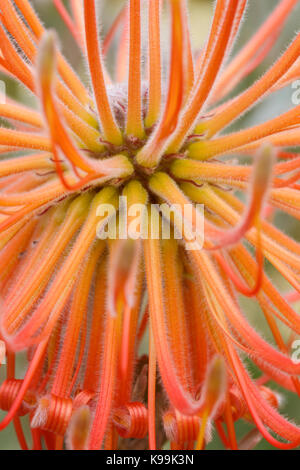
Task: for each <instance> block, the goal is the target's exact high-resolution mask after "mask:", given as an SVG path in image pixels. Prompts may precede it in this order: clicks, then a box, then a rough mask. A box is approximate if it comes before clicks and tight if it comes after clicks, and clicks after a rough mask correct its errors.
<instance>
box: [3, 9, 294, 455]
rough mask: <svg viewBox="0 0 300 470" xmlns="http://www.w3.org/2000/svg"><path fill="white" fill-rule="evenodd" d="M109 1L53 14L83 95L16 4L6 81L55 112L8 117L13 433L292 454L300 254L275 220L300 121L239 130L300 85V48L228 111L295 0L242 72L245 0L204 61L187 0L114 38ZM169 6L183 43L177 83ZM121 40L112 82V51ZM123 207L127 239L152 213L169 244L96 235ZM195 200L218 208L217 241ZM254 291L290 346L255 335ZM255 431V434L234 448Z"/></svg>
mask: <svg viewBox="0 0 300 470" xmlns="http://www.w3.org/2000/svg"><path fill="white" fill-rule="evenodd" d="M97 3H100V2H97V1H95V0H84V1H82V2H81V1H79V0H78V1H77V0H73V1H72V0H71V1H70V2H69V5H68V7H70V10H67V9H66V6H65V5H64V4H63V3H62V2H61V1H59V0H54V4H55V5H56V7H57V8H58V10H59V11H60V13H61V15H62V17H63V19H64V20H65V23H66V25H67V26H68V27H69V29H70V30H71V32H72V33H73V35H74V37H75V39H76V41H77V43H78V45H79V47H80V49H81V50H82V52H83V54H86V57H87V66H88V67H87V68H88V70H89V78H90V86H89V87H87V88H86V87H85V86H84V85H83V83H82V81H81V80H80V78H79V77H78V76H77V75H76V73H75V72H74V71H73V70H72V68H71V67H70V65H69V64H68V63H67V61H66V60H65V58H64V57H63V55H62V54H61V52H60V51H59V45H58V42H57V40H56V39H55V34H54V33H53V32H46V31H45V29H44V27H43V25H42V23H41V22H40V20H39V19H38V17H37V15H36V13H35V11H34V10H33V8H32V5H31V3H30V1H29V0H14V1H13V0H1V4H0V10H1V25H0V48H1V56H0V67H1V72H3V73H5V74H6V75H7V76H8V77H11V78H13V79H15V80H16V81H18V82H21V83H22V84H23V85H24V87H25V88H26V89H27V91H26V93H27V92H28V91H29V92H30V93H31V94H32V95H33V96H34V97H36V101H37V103H39V110H38V111H36V110H35V109H31V108H30V107H27V106H25V105H22V104H19V103H18V102H16V101H13V100H12V99H8V100H7V103H6V104H3V105H1V106H0V115H1V117H2V118H4V120H5V121H6V122H7V126H6V127H2V128H1V129H0V146H1V147H0V151H1V154H2V158H1V162H0V176H1V180H0V185H1V193H0V206H1V207H0V212H1V216H0V217H1V218H0V231H1V241H0V244H1V253H0V266H1V270H0V276H1V339H2V340H3V341H5V344H6V348H7V379H6V380H5V382H4V383H3V384H2V386H1V388H0V406H1V408H2V409H3V410H7V414H6V416H5V418H4V419H3V421H2V422H1V424H0V428H1V429H3V428H4V427H5V426H7V425H8V424H9V423H10V422H11V421H12V420H13V421H14V425H15V428H16V432H17V435H18V438H19V441H20V444H21V446H22V448H25V449H26V448H27V444H26V439H25V438H24V435H23V431H22V426H21V421H20V416H22V415H25V414H28V415H29V419H30V423H31V430H32V438H33V448H34V449H40V448H42V447H44V446H46V447H47V448H48V449H61V448H63V446H64V445H66V446H67V447H68V448H70V449H101V448H105V449H129V448H130V449H148V448H150V449H155V448H161V447H162V446H163V445H165V443H166V442H167V441H170V443H171V448H172V449H194V448H195V449H203V448H205V446H206V444H207V443H208V442H209V439H210V435H211V430H212V429H216V431H217V432H218V434H219V435H220V437H221V439H222V441H223V443H224V446H225V448H228V449H237V448H238V447H239V448H251V447H254V446H255V445H256V443H257V442H258V441H259V440H260V438H262V437H264V438H265V439H267V441H269V442H270V443H271V444H272V445H274V446H276V447H278V448H280V449H289V448H294V447H296V446H298V445H299V444H300V429H299V428H298V427H297V426H296V425H295V424H293V423H292V422H290V421H289V420H288V419H286V418H285V417H283V416H282V415H281V414H280V410H279V407H280V397H279V396H278V395H277V393H275V392H274V391H273V390H272V388H271V387H270V384H269V382H273V383H277V384H279V385H280V386H281V387H283V388H284V389H286V390H289V391H292V392H294V393H298V394H299V392H300V384H299V380H298V375H299V374H300V364H299V363H297V361H294V360H293V359H292V357H291V344H292V343H293V339H294V338H296V337H297V335H299V334H300V319H299V315H298V314H297V313H296V312H295V310H294V309H293V308H292V304H293V302H294V301H295V300H297V299H298V298H299V297H298V293H299V271H300V264H299V261H300V246H299V244H298V243H297V242H296V241H295V240H293V239H291V238H290V237H289V236H287V235H286V234H285V233H284V232H282V231H280V230H279V229H278V228H277V227H276V226H275V225H273V224H272V214H273V213H274V211H276V210H281V211H284V212H286V213H287V214H289V215H291V216H292V217H294V218H296V219H297V218H299V215H300V196H299V185H298V183H297V181H298V179H299V162H300V158H299V157H298V155H297V153H295V152H293V150H292V149H293V147H295V148H296V147H297V146H299V144H300V127H299V125H300V120H299V116H300V107H299V106H296V107H294V108H293V109H292V110H290V111H288V112H286V113H284V114H282V115H280V116H277V117H275V118H274V119H272V120H270V121H268V122H265V123H263V124H259V125H257V126H255V127H252V128H250V129H246V130H241V131H239V132H232V133H228V131H226V128H227V127H228V126H229V125H230V124H232V123H233V122H234V121H235V120H237V118H238V117H239V116H241V115H242V114H243V113H244V112H245V111H246V110H249V109H250V108H251V107H252V106H253V105H255V104H256V103H257V102H258V101H259V100H261V99H262V98H265V97H266V96H268V95H270V94H271V93H273V92H275V91H276V90H278V89H280V88H282V87H284V86H286V85H288V84H289V83H291V82H292V81H293V80H294V79H295V78H296V77H299V75H300V65H299V59H298V57H299V54H300V35H298V36H296V38H295V39H294V40H293V42H292V43H291V45H290V46H289V47H288V49H287V50H286V52H284V53H283V55H282V56H281V57H279V58H278V60H277V61H276V63H275V64H274V65H273V66H272V67H271V68H270V69H269V70H268V71H267V72H266V73H265V74H264V75H263V76H262V77H261V78H260V79H259V80H258V81H257V82H255V83H253V84H252V85H250V87H249V88H248V89H246V91H244V92H242V93H241V94H239V95H238V96H236V97H234V98H230V99H228V98H227V100H226V97H227V96H228V94H229V93H230V92H232V91H233V90H234V89H235V85H236V84H237V83H238V82H239V81H240V80H241V79H242V78H244V77H245V76H247V75H248V74H250V72H252V71H253V70H254V69H255V68H256V67H257V66H258V65H259V64H260V63H261V62H262V61H263V60H264V58H265V57H266V55H267V54H268V52H269V50H270V49H271V48H272V46H273V44H274V43H275V41H276V38H277V37H278V34H279V33H280V31H281V29H282V27H283V26H284V23H285V20H286V18H287V16H288V15H289V13H290V12H291V11H292V9H293V7H294V6H295V4H296V3H297V0H281V1H280V2H279V4H278V6H277V8H276V9H275V10H274V11H273V12H271V14H270V17H269V18H268V20H267V21H266V22H265V23H264V24H263V26H262V27H261V28H260V29H259V30H258V31H257V32H256V34H255V35H254V37H253V38H252V39H251V40H250V41H249V43H248V44H247V45H246V46H245V47H244V48H243V49H242V50H241V52H239V53H238V54H237V56H235V57H234V58H233V59H232V60H230V59H229V57H230V53H231V51H232V49H233V46H234V43H235V39H236V37H237V34H238V31H239V27H240V24H241V22H242V19H243V17H244V13H245V9H246V6H247V5H246V4H247V1H246V0H217V1H216V5H215V11H214V16H213V21H212V26H211V32H210V35H209V37H208V40H207V42H206V44H205V46H204V47H203V49H202V50H201V51H200V53H196V52H195V53H194V52H193V51H192V50H191V41H190V35H189V34H190V33H189V24H188V16H187V15H188V6H187V2H186V0H181V1H180V0H166V1H165V2H164V4H163V5H162V3H163V2H162V1H160V0H149V1H147V2H143V4H142V2H140V0H130V1H129V2H127V3H126V4H125V2H124V4H125V5H124V8H123V9H122V11H121V13H120V15H119V16H118V17H117V19H116V20H115V21H114V22H113V24H112V28H111V30H110V32H109V34H108V36H107V37H106V38H105V40H104V43H102V42H101V41H100V39H99V36H100V32H99V27H98V19H97ZM143 7H145V8H146V9H147V15H148V31H147V34H148V42H147V50H146V57H147V59H148V60H147V61H146V62H143V64H142V61H141V55H142V53H141V50H142V45H141V44H142V41H141V13H142V11H141V10H142V8H143ZM162 7H164V8H166V9H167V12H168V15H169V18H170V29H171V32H170V34H171V36H170V45H168V47H170V59H169V73H168V74H167V75H168V77H167V80H166V83H165V84H162V82H163V80H162V77H164V76H165V74H163V73H162V70H163V69H165V68H166V66H165V64H164V61H163V60H162V53H161V52H162V49H163V48H164V44H162V41H161V38H160V29H161V21H162V19H161V18H162V16H161V10H162ZM118 29H120V30H121V36H120V41H119V49H118V52H117V54H118V60H117V61H116V73H115V78H116V81H115V82H113V81H112V78H111V77H110V76H109V74H108V72H107V71H106V69H105V65H104V56H105V54H106V52H107V50H108V47H109V45H110V43H111V40H112V38H114V34H115V32H116V31H118ZM127 39H128V40H127ZM127 69H128V74H127ZM127 75H128V80H127ZM220 103H221V104H220ZM223 131H224V133H223ZM220 132H222V135H219V133H220ZM233 157H234V158H235V159H234V158H233ZM241 192H245V194H246V198H244V199H241V198H240V197H239V194H240V193H241ZM120 196H123V197H126V201H127V212H126V217H125V218H126V222H127V225H128V224H129V225H130V222H134V223H135V224H136V226H139V227H141V226H142V224H143V223H144V218H143V219H142V217H144V216H142V215H140V217H139V216H138V217H137V218H136V217H135V214H133V213H130V208H132V207H133V205H135V204H139V205H140V206H142V207H143V208H144V209H145V210H144V212H143V213H144V214H146V219H145V220H148V217H149V220H150V222H151V228H152V229H153V232H154V233H156V234H158V236H152V235H153V234H152V231H151V233H150V234H149V235H148V236H147V237H144V239H142V237H134V235H133V233H132V232H130V233H129V234H128V233H127V234H126V235H128V236H125V237H121V236H120V235H118V236H116V237H115V239H114V238H113V237H111V238H110V237H108V239H106V240H104V239H103V238H104V237H101V236H100V237H99V236H98V235H99V234H100V235H101V233H103V232H104V231H105V230H106V227H107V225H108V224H109V222H110V221H111V216H110V215H109V214H108V213H105V211H102V210H101V207H104V205H106V206H107V205H111V206H112V207H114V208H115V209H116V213H117V218H118V219H117V221H116V222H117V224H118V226H120V225H121V220H120V219H121V212H120V211H119V212H118V209H119V200H120V199H119V197H120ZM242 201H244V202H242ZM161 203H162V204H161ZM197 204H203V205H204V213H203V214H202V221H203V224H204V229H205V235H204V240H203V246H202V245H201V242H200V239H199V237H198V235H201V234H197V233H196V234H195V227H196V220H198V218H199V217H200V218H201V212H200V210H199V208H198V206H197ZM106 206H105V207H106ZM185 206H187V207H189V209H190V210H189V211H186V212H182V213H181V212H180V210H179V209H181V208H183V207H185ZM168 207H170V208H174V207H175V210H174V211H171V210H169V211H168V210H167V209H168ZM99 208H100V210H99ZM162 208H163V209H162ZM155 211H156V212H155ZM152 212H154V213H155V215H156V216H155V217H152ZM141 214H142V213H141ZM180 214H181V215H180ZM182 214H183V215H182ZM123 222H124V221H123ZM181 223H182V224H183V229H184V230H183V235H182V237H181V238H180V237H178V236H177V232H178V230H179V225H180V224H181ZM164 224H169V226H170V227H171V229H170V236H169V239H168V238H167V237H162V227H163V225H164ZM196 228H197V227H196ZM193 236H194V238H193ZM200 238H201V237H200ZM191 240H192V242H193V243H192V244H193V249H190V243H191ZM265 260H267V261H268V262H269V263H270V264H271V265H272V266H273V267H274V268H275V269H276V270H277V271H278V272H279V273H280V274H281V275H282V276H283V277H284V278H285V279H286V281H287V282H288V283H289V285H290V290H289V292H288V294H287V295H286V294H282V293H280V292H279V290H278V289H277V288H276V287H275V286H274V284H273V283H272V281H271V280H270V279H269V277H268V274H267V273H266V272H265ZM239 296H246V297H253V298H254V299H255V301H256V303H257V305H258V307H259V308H260V311H261V315H262V316H264V317H265V319H266V322H267V324H268V326H269V328H270V331H271V333H272V334H273V337H274V342H275V344H274V345H272V344H269V343H268V342H267V341H266V340H265V339H264V338H262V337H261V336H260V335H259V333H258V332H257V331H256V329H255V328H254V326H255V325H254V326H252V325H251V323H250V321H249V319H248V317H250V312H247V311H246V312H243V311H241V308H240V306H239V303H238V299H239ZM282 325H283V326H284V327H285V331H289V332H290V336H286V335H285V336H283V329H282V327H281V326H282ZM147 332H149V351H148V353H147V354H144V355H142V356H141V355H140V348H139V346H140V343H141V340H142V339H143V337H144V335H145V334H146V333H147ZM22 350H26V351H27V359H28V367H27V371H26V373H25V376H24V378H23V379H22V380H20V379H17V378H16V377H15V353H17V352H18V351H22ZM247 358H249V360H251V363H252V364H255V365H256V366H257V367H258V368H259V370H260V371H261V375H260V376H259V377H258V378H255V379H254V378H252V377H251V375H250V373H249V371H248V370H247V367H248V366H249V360H248V359H247ZM240 419H244V420H247V421H248V422H249V423H251V424H252V426H253V430H252V431H251V432H250V434H248V435H246V436H245V437H244V439H243V440H242V442H240V443H239V444H238V443H237V438H236V433H235V423H236V422H237V421H238V420H240Z"/></svg>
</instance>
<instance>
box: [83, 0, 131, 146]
mask: <svg viewBox="0 0 300 470" xmlns="http://www.w3.org/2000/svg"><path fill="white" fill-rule="evenodd" d="M84 16H85V34H86V45H87V53H88V61H89V67H90V72H91V77H92V82H93V87H94V93H95V98H96V103H97V109H98V114H99V118H100V123H101V127H102V131H103V134H104V138H105V139H106V140H107V141H109V142H111V143H113V144H115V145H120V144H121V143H122V135H121V132H120V129H119V128H118V125H117V123H116V121H115V119H114V116H113V112H112V109H111V105H110V103H109V98H108V94H107V89H106V84H105V76H104V68H103V62H102V55H101V48H100V46H99V40H98V31H97V19H96V6H95V0H84Z"/></svg>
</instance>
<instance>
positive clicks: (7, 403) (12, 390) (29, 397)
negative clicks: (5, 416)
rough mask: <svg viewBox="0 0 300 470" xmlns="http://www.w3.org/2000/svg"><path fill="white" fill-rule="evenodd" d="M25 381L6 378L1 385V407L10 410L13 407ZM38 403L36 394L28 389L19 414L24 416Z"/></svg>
mask: <svg viewBox="0 0 300 470" xmlns="http://www.w3.org/2000/svg"><path fill="white" fill-rule="evenodd" d="M22 383H23V381H22V380H18V379H8V380H5V381H4V382H3V383H2V385H1V387H0V408H1V410H4V411H9V410H10V408H11V407H12V405H13V403H14V401H15V399H16V397H17V395H18V393H19V391H20V389H21V386H22ZM35 405H36V395H35V394H34V393H33V392H31V391H27V392H26V393H25V395H24V397H23V400H22V404H21V406H20V408H19V409H18V416H24V415H26V414H27V413H29V412H30V411H31V410H32V408H33V407H34V406H35Z"/></svg>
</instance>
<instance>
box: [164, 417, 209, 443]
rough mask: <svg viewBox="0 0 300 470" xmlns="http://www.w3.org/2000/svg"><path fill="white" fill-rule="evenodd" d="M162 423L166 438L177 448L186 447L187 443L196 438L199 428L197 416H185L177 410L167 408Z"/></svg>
mask: <svg viewBox="0 0 300 470" xmlns="http://www.w3.org/2000/svg"><path fill="white" fill-rule="evenodd" d="M163 423H164V429H165V433H166V435H167V438H168V439H169V440H170V441H171V442H174V443H176V445H177V446H178V448H186V446H187V444H189V443H191V442H194V441H195V440H196V439H197V436H198V433H199V428H200V418H199V417H198V416H186V415H183V414H181V413H179V411H177V410H169V411H167V412H166V413H165V414H164V416H163Z"/></svg>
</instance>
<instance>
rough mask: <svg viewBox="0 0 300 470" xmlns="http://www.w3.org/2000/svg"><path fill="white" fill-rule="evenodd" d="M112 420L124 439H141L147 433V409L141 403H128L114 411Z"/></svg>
mask: <svg viewBox="0 0 300 470" xmlns="http://www.w3.org/2000/svg"><path fill="white" fill-rule="evenodd" d="M113 422H114V424H115V426H116V428H117V431H118V433H119V435H120V436H121V437H123V438H125V439H128V438H134V439H143V438H144V437H145V436H146V435H147V433H148V411H147V408H146V407H145V405H144V404H143V403H140V402H133V403H128V404H127V405H125V406H123V407H122V408H118V409H116V410H115V411H114V414H113Z"/></svg>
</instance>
